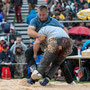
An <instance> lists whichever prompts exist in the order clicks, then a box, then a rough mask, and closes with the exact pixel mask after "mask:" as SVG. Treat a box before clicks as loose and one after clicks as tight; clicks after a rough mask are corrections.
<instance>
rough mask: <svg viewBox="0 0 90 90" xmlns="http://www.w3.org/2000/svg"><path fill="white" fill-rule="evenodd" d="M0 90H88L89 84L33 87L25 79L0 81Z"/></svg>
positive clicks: (54, 84)
mask: <svg viewBox="0 0 90 90" xmlns="http://www.w3.org/2000/svg"><path fill="white" fill-rule="evenodd" d="M0 90H90V83H84V84H77V85H69V84H67V83H62V82H57V81H55V82H50V83H49V84H48V85H47V86H41V85H40V84H39V82H36V83H35V84H34V85H30V84H28V83H27V79H26V78H24V79H11V80H4V79H0Z"/></svg>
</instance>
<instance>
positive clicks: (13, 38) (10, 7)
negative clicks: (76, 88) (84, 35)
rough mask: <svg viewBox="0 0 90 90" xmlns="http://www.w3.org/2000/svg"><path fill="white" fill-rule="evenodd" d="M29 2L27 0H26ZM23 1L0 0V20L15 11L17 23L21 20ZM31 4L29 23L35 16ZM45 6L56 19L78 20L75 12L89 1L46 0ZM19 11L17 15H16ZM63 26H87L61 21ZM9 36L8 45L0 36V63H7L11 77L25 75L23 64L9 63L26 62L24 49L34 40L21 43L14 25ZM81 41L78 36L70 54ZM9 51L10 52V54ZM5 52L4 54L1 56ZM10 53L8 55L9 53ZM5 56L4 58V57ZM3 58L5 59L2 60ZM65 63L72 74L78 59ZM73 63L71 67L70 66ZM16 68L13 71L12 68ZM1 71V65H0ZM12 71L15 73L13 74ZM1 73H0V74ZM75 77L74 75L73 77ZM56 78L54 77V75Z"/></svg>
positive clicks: (89, 6)
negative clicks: (28, 42)
mask: <svg viewBox="0 0 90 90" xmlns="http://www.w3.org/2000/svg"><path fill="white" fill-rule="evenodd" d="M28 3H29V0H28ZM22 4H23V2H22V0H0V22H3V21H7V18H6V17H8V15H9V13H10V12H13V13H14V12H15V15H16V19H17V23H21V22H23V20H22V15H21V6H22ZM36 4H37V3H36V2H35V4H34V5H31V3H29V15H28V16H27V21H26V23H27V24H28V25H29V24H30V21H31V19H32V18H34V17H36V16H37V13H36V10H35V5H36ZM47 6H48V9H49V14H50V15H51V16H52V17H54V18H56V19H57V20H59V21H61V20H79V19H78V17H77V12H79V11H80V10H83V9H88V8H90V3H88V2H87V1H86V0H48V1H47ZM18 13H19V17H18ZM63 24H64V25H65V27H67V28H68V29H70V28H72V27H74V26H79V25H81V26H87V27H90V26H89V25H86V23H84V22H82V23H74V22H73V23H63ZM8 36H9V45H8V43H7V41H6V40H5V38H4V37H0V63H2V64H4V63H9V65H10V69H11V71H12V77H16V78H18V76H19V77H25V75H24V71H25V70H26V66H25V65H16V68H15V67H14V66H13V65H11V63H26V59H25V51H26V50H27V48H28V47H30V45H33V43H34V41H33V40H31V39H30V40H31V41H30V45H28V47H27V46H26V45H25V44H24V43H23V41H22V38H21V35H20V33H18V32H16V31H15V27H14V26H13V25H11V26H10V32H9V34H8ZM82 46H83V42H82V40H81V39H80V38H79V39H77V40H76V43H75V45H74V47H73V53H72V54H71V55H77V54H78V53H77V52H78V47H81V48H82ZM10 53H11V54H10ZM4 54H5V56H6V57H5V56H3V55H4ZM9 54H10V55H9ZM4 58H5V59H4ZM4 60H5V61H4ZM67 63H68V65H69V67H70V69H71V72H72V75H73V76H75V75H74V72H73V70H74V68H75V67H78V60H77V61H76V62H73V61H72V62H70V60H67ZM72 64H73V67H72ZM12 68H13V70H15V69H16V71H15V72H13V70H12ZM0 71H1V66H0ZM0 73H1V72H0ZM13 73H15V75H14V76H13ZM57 74H58V76H61V71H60V69H59V71H58V72H57ZM0 75H1V74H0ZM74 78H75V77H74ZM55 79H56V77H55Z"/></svg>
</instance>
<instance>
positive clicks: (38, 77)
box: [31, 70, 42, 80]
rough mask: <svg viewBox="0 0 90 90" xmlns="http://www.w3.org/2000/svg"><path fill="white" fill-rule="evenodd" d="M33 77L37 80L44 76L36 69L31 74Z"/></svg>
mask: <svg viewBox="0 0 90 90" xmlns="http://www.w3.org/2000/svg"><path fill="white" fill-rule="evenodd" d="M31 78H32V79H34V80H35V79H36V80H39V79H41V78H42V75H41V74H40V73H39V72H38V71H37V70H34V71H33V73H32V75H31Z"/></svg>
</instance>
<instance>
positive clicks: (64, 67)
mask: <svg viewBox="0 0 90 90" xmlns="http://www.w3.org/2000/svg"><path fill="white" fill-rule="evenodd" d="M42 53H43V52H42V51H41V49H39V51H38V55H40V54H42ZM33 54H34V52H33V47H30V48H29V49H27V50H26V52H25V56H26V60H27V63H28V64H29V67H30V66H32V65H36V62H35V60H34V59H33ZM50 54H51V53H50ZM46 55H48V56H49V53H48V54H46ZM50 58H51V59H50ZM50 58H49V57H48V59H49V61H48V59H47V60H46V63H45V62H44V63H43V59H42V60H41V62H40V63H42V64H41V68H38V70H39V71H40V72H41V74H42V75H43V74H44V71H45V68H44V70H43V69H42V66H43V67H46V68H47V66H48V65H49V64H50V63H51V61H50V60H52V59H53V60H54V59H55V58H56V55H53V54H52V57H51V55H50ZM47 62H48V63H47ZM47 64H48V65H47ZM59 67H61V70H62V72H63V74H64V76H65V79H66V82H67V83H71V82H72V81H73V78H72V75H71V73H70V70H69V68H68V66H67V64H66V63H65V61H64V62H63V63H61V65H60V63H58V62H56V61H53V65H52V67H51V68H50V70H49V72H48V73H47V75H48V77H50V78H52V77H53V75H54V74H55V72H56V70H58V68H59ZM41 69H42V70H41ZM53 69H54V70H53ZM52 73H53V74H52ZM43 76H44V75H43Z"/></svg>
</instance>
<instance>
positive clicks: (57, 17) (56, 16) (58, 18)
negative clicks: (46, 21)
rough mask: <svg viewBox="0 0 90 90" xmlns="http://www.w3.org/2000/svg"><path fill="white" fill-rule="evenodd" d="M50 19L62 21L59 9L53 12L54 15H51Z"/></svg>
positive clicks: (63, 17)
mask: <svg viewBox="0 0 90 90" xmlns="http://www.w3.org/2000/svg"><path fill="white" fill-rule="evenodd" d="M52 17H54V18H56V19H57V20H64V19H65V16H64V15H63V14H62V13H61V12H60V10H59V9H56V10H55V15H53V16H52Z"/></svg>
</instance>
